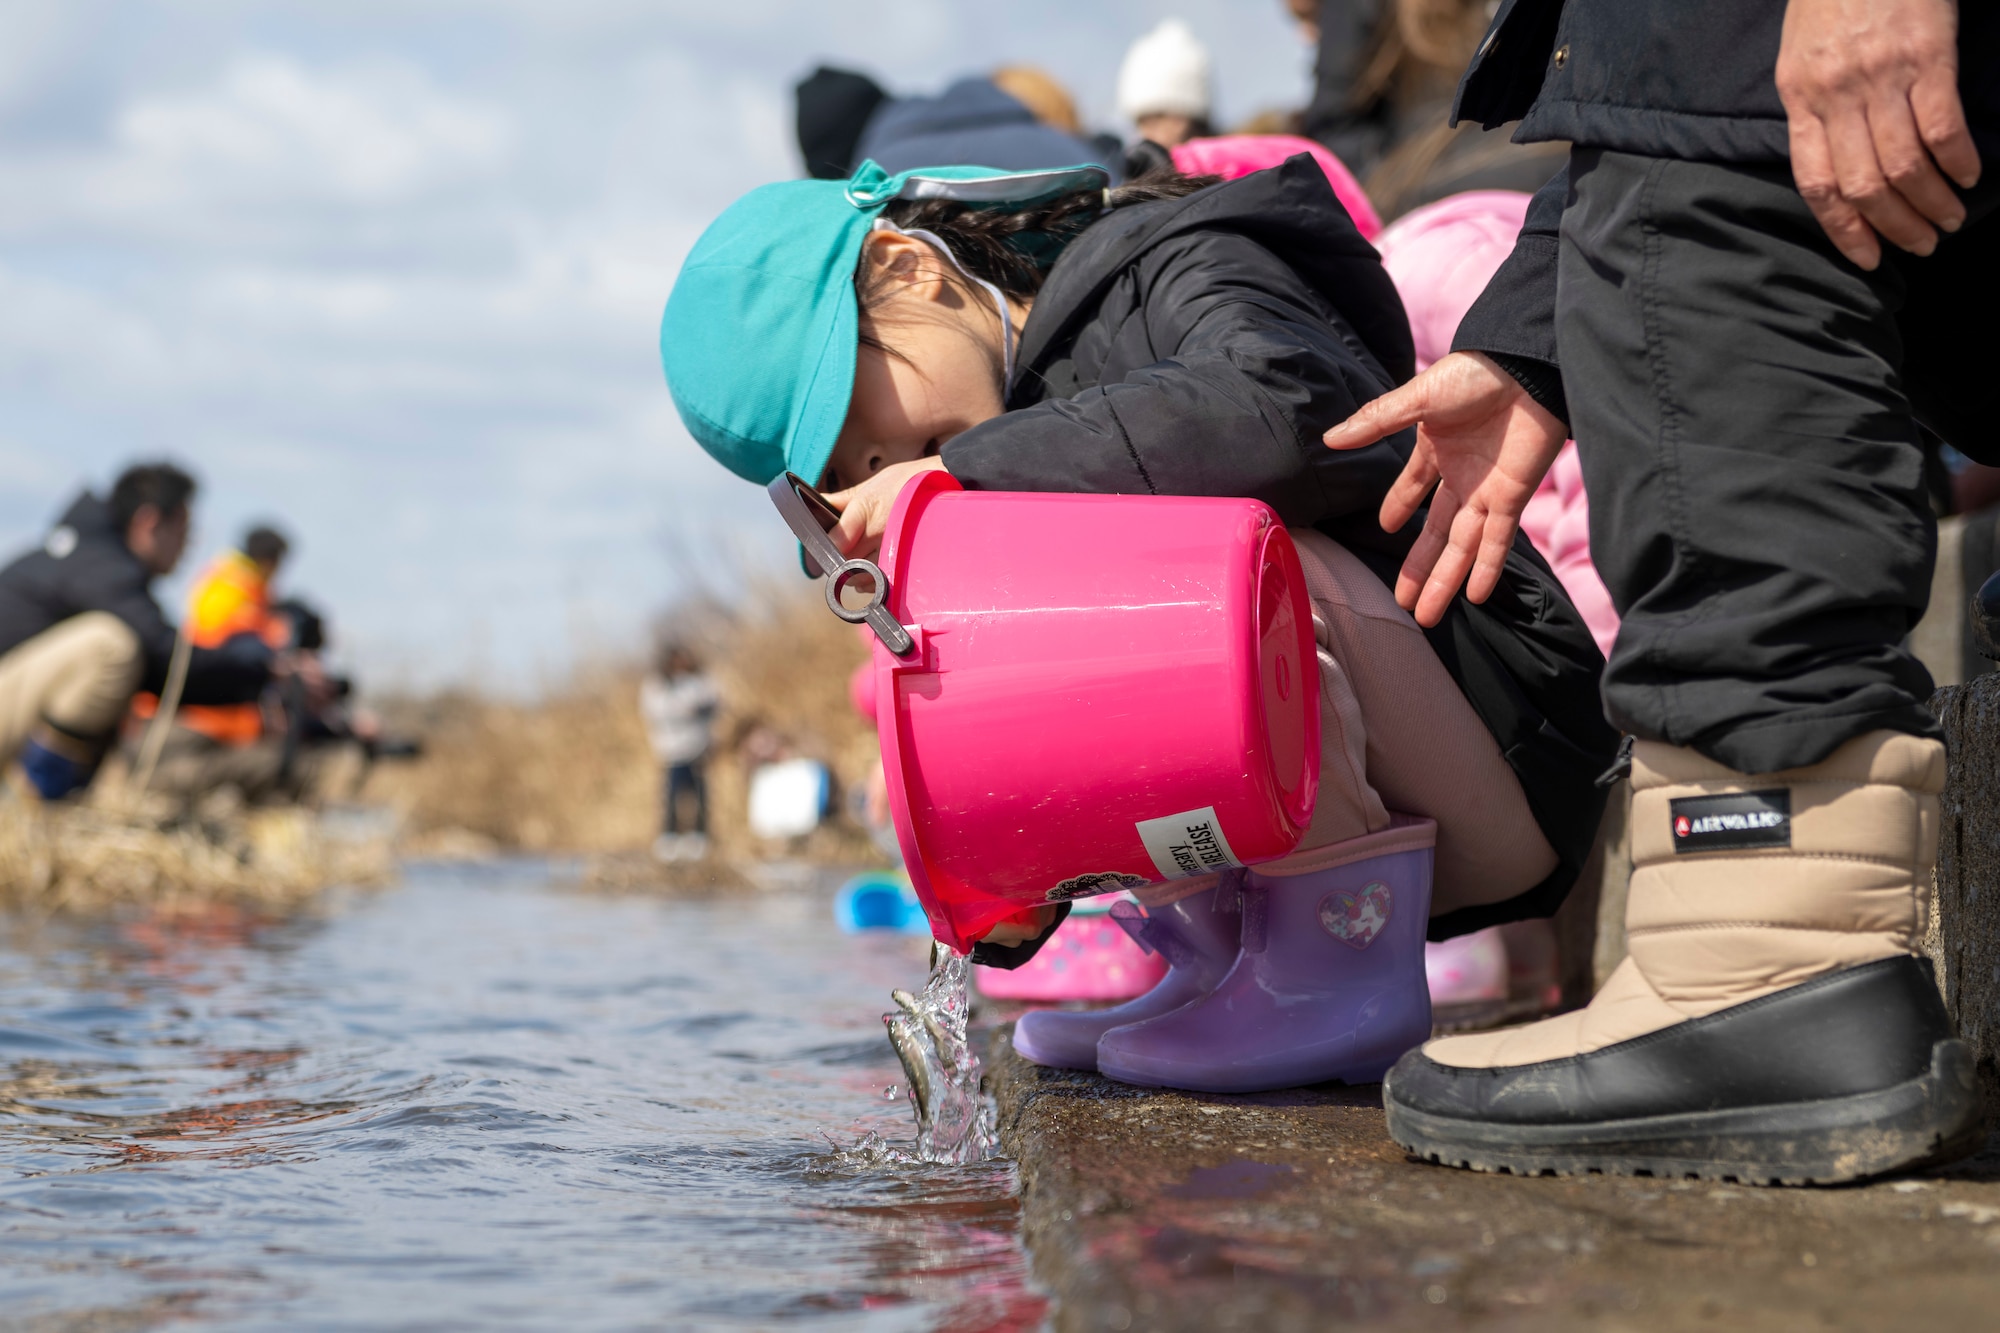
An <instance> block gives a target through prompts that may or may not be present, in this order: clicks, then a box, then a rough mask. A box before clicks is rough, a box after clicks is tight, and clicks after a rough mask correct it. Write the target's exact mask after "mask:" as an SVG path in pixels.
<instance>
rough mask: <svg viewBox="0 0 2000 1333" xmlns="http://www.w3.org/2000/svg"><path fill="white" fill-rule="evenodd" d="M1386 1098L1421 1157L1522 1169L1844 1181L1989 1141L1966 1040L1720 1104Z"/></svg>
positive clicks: (1393, 1125)
mask: <svg viewBox="0 0 2000 1333" xmlns="http://www.w3.org/2000/svg"><path fill="white" fill-rule="evenodd" d="M1392 1082H1393V1079H1392ZM1384 1093H1385V1096H1384V1097H1383V1103H1384V1105H1385V1107H1386V1108H1387V1110H1388V1116H1389V1137H1390V1138H1392V1139H1394V1140H1395V1141H1396V1142H1397V1143H1398V1144H1400V1145H1401V1146H1402V1147H1403V1148H1405V1149H1406V1150H1408V1151H1409V1152H1410V1153H1412V1154H1414V1155H1415V1156H1417V1157H1421V1158H1423V1159H1425V1160H1427V1161H1431V1162H1436V1163H1438V1164H1440V1165H1443V1166H1456V1167H1467V1168H1470V1169H1472V1170H1474V1171H1505V1172H1510V1173H1512V1174H1514V1175H1523V1176H1533V1175H1558V1176H1577V1175H1589V1174H1603V1175H1621V1176H1639V1175H1648V1176H1660V1177H1668V1178H1680V1177H1694V1178H1697V1179H1701V1180H1733V1181H1737V1182H1739V1183H1741V1184H1746V1185H1836V1184H1841V1183H1844V1182H1847V1181H1855V1180H1863V1179H1866V1178H1867V1177H1869V1176H1879V1175H1883V1174H1885V1173H1887V1172H1891V1171H1907V1170H1911V1169H1913V1168H1916V1167H1921V1166H1928V1165H1931V1164H1933V1163H1936V1162H1945V1161H1951V1160H1953V1159H1955V1158H1958V1157H1962V1156H1964V1155H1966V1154H1967V1153H1970V1152H1972V1151H1973V1150H1974V1149H1975V1148H1977V1147H1978V1146H1979V1144H1980V1142H1981V1140H1982V1137H1983V1135H1982V1128H1983V1126H1982V1119H1981V1114H1980V1096H1979V1084H1978V1078H1977V1075H1976V1073H1975V1071H1974V1067H1973V1055H1972V1048H1971V1047H1970V1046H1968V1045H1966V1043H1964V1042H1963V1041H1960V1040H1958V1039H1957V1038H1949V1039H1946V1040H1943V1041H1939V1042H1937V1043H1936V1044H1935V1045H1933V1046H1932V1047H1931V1061H1930V1069H1929V1070H1928V1071H1927V1072H1925V1073H1924V1074H1922V1075H1920V1076H1919V1077H1917V1078H1914V1079H1911V1080H1909V1081H1907V1082H1904V1083H1899V1084H1896V1085H1894V1086H1893V1087H1888V1088H1883V1089H1881V1090H1879V1091H1874V1092H1864V1093H1855V1094H1851V1095H1849V1096H1845V1097H1832V1098H1826V1099H1822V1100H1817V1101H1806V1102H1787V1103H1779V1104H1776V1105H1769V1106H1750V1107H1737V1108H1732V1109H1729V1110H1721V1111H1693V1112H1682V1113H1678V1114H1673V1115H1656V1116H1643V1117H1636V1118H1630V1119H1621V1120H1604V1121H1596V1122H1586V1123H1579V1124H1558V1125H1524V1124H1507V1123H1496V1122H1493V1121H1481V1120H1466V1119H1460V1118H1458V1117H1455V1116H1441V1115H1435V1114H1431V1113H1429V1112H1425V1111H1420V1110H1416V1109H1413V1108H1411V1107H1408V1106H1400V1105H1398V1104H1397V1103H1396V1101H1395V1100H1394V1097H1393V1095H1392V1092H1391V1089H1386V1088H1385V1089H1384Z"/></svg>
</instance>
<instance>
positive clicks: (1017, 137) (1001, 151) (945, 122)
mask: <svg viewBox="0 0 2000 1333" xmlns="http://www.w3.org/2000/svg"><path fill="white" fill-rule="evenodd" d="M868 158H873V159H874V160H875V161H876V162H877V163H879V164H880V165H881V167H882V169H883V170H884V171H887V172H890V173H891V174H893V173H895V172H898V171H909V170H910V169H912V168H914V167H950V166H976V167H998V168H1000V169H1001V170H1003V171H1034V170H1037V169H1040V168H1043V167H1070V166H1075V165H1077V164H1078V163H1082V162H1095V163H1097V164H1098V165H1099V166H1102V167H1103V168H1104V169H1105V170H1107V171H1109V172H1110V173H1111V178H1112V180H1113V181H1116V180H1118V179H1119V177H1120V174H1121V172H1120V167H1121V155H1120V154H1118V153H1105V152H1102V151H1100V150H1099V149H1098V148H1097V147H1096V146H1094V145H1092V144H1090V143H1087V142H1085V141H1084V140H1082V139H1079V138H1077V137H1076V136H1074V135H1070V134H1064V133H1063V132H1062V131H1061V130H1054V129H1050V128H1049V127H1048V126H1046V125H1044V124H1042V123H1041V122H1040V121H1038V120H1036V119H1035V115H1034V113H1033V112H1032V111H1030V110H1028V108H1027V107H1025V106H1023V105H1021V103H1020V102H1018V101H1016V100H1015V99H1014V98H1012V97H1009V96H1008V95H1007V94H1006V93H1003V92H1001V91H1000V89H999V88H997V87H995V86H994V84H993V81H992V80H991V79H960V80H959V81H958V82H957V83H954V84H952V85H951V87H949V88H947V89H945V90H944V91H943V92H941V93H939V94H938V95H937V96H936V97H899V98H897V99H895V100H894V101H891V102H886V103H884V104H883V105H882V107H881V108H880V109H879V110H877V111H876V112H875V115H874V117H873V118H872V119H870V120H869V122H868V128H867V130H866V131H864V132H863V133H862V135H861V144H860V147H859V148H858V149H856V160H857V161H865V160H866V159H868Z"/></svg>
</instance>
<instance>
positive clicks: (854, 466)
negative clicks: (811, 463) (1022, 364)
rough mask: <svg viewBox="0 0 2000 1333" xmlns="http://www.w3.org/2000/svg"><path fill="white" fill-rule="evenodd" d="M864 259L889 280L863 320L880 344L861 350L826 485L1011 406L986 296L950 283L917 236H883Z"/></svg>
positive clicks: (861, 474) (930, 447)
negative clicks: (1004, 399)
mask: <svg viewBox="0 0 2000 1333" xmlns="http://www.w3.org/2000/svg"><path fill="white" fill-rule="evenodd" d="M864 262H867V263H871V264H876V265H878V266H879V269H878V272H879V273H880V275H881V277H882V281H881V282H880V283H876V284H874V285H873V287H874V290H875V291H877V292H878V293H880V295H879V296H878V297H877V298H876V299H875V300H874V301H873V302H872V304H871V306H870V308H869V309H867V310H865V311H863V313H862V316H861V321H862V322H861V327H862V330H863V332H864V333H866V334H868V335H869V336H870V337H871V338H872V339H874V340H878V341H879V342H880V343H881V344H882V346H870V345H869V344H868V343H866V342H864V343H863V344H862V345H861V347H860V349H859V351H858V353H857V355H856V358H855V365H854V396H853V398H852V399H850V400H849V404H848V408H847V422H846V424H845V425H844V426H843V427H842V428H841V432H840V438H839V439H838V440H836V441H835V443H834V446H833V456H832V457H831V458H830V459H829V460H828V461H827V470H826V475H825V476H824V477H822V478H821V489H823V490H826V491H828V492H832V491H842V490H846V489H847V488H849V487H851V486H855V485H858V484H859V483H861V482H863V481H866V480H867V479H868V478H869V477H871V476H873V475H875V473H877V472H879V471H881V470H882V469H883V468H885V467H889V466H891V465H892V464H896V463H908V462H913V461H915V460H917V459H920V458H926V457H929V456H931V455H933V454H935V453H937V452H938V450H940V449H942V448H943V447H944V445H945V443H946V441H948V440H950V439H951V438H952V437H953V436H955V435H957V434H958V433H959V432H960V431H964V430H969V429H971V428H972V427H974V426H976V425H978V424H979V423H980V422H982V421H986V420H989V419H991V418H993V417H997V416H999V415H1000V413H1001V412H1002V411H1003V410H1004V409H1003V405H1002V403H1001V398H1000V373H1001V365H1002V347H1001V342H1000V339H1001V337H1002V331H1001V328H1000V317H999V312H998V311H996V310H995V309H994V308H993V305H992V303H991V302H990V301H989V300H988V299H987V297H986V294H985V293H984V292H982V291H979V290H978V289H977V288H974V289H973V290H972V291H971V292H970V293H968V292H967V290H966V289H965V287H964V286H963V285H961V284H959V283H957V282H954V281H951V280H949V279H948V278H947V277H946V275H945V273H944V272H943V265H944V261H943V260H942V259H941V258H939V257H938V256H937V254H936V252H935V251H933V250H932V249H931V248H930V246H929V245H927V244H925V243H924V242H923V241H921V240H918V239H916V238H914V237H909V236H899V235H896V234H895V233H892V232H882V233H877V234H876V235H874V236H872V237H870V238H869V247H868V251H867V257H866V259H865V261H864ZM885 348H886V349H889V350H885Z"/></svg>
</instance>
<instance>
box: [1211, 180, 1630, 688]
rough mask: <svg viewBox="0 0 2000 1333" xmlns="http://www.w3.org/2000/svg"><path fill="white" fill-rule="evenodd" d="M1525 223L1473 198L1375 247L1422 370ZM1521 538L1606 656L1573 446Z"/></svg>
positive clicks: (1480, 194) (1600, 586)
mask: <svg viewBox="0 0 2000 1333" xmlns="http://www.w3.org/2000/svg"><path fill="white" fill-rule="evenodd" d="M1175 161H1176V163H1177V164H1178V161H1179V159H1178V158H1176V159H1175ZM1183 170H1185V168H1183ZM1350 211H1351V210H1350ZM1527 215H1528V196H1527V195H1525V194H1521V193H1518V192H1517V191H1513V190H1472V191H1468V192H1467V193H1465V194H1455V195H1452V196H1451V197H1450V198H1447V199H1440V200H1438V201H1437V202H1436V203H1434V204H1426V205H1424V206H1423V207H1422V208H1419V209H1416V210H1414V211H1412V212H1409V213H1406V214H1404V215H1403V216H1402V217H1400V218H1397V219H1396V221H1395V222H1394V223H1393V224H1392V225H1391V226H1390V227H1388V228H1387V229H1386V230H1385V231H1383V233H1382V234H1381V236H1380V237H1379V238H1378V239H1377V240H1376V241H1375V248H1376V249H1378V250H1380V251H1381V252H1382V266H1383V267H1384V268H1386V269H1388V270H1389V276H1390V278H1392V279H1394V281H1395V283H1396V290H1397V291H1398V292H1399V293H1401V295H1402V298H1403V308H1404V309H1405V310H1407V311H1408V312H1409V316H1410V333H1411V334H1412V335H1413V336H1414V338H1415V340H1416V347H1417V369H1418V370H1422V369H1423V368H1424V367H1426V366H1428V365H1430V364H1431V362H1433V361H1436V360H1437V359H1438V358H1439V357H1442V356H1443V355H1444V354H1445V353H1446V352H1449V351H1450V350H1451V339H1452V335H1453V334H1454V333H1456V332H1458V324H1459V321H1460V320H1462V319H1464V318H1465V312H1466V311H1467V310H1470V309H1471V308H1472V303H1473V301H1474V300H1476V299H1477V298H1478V296H1479V293H1480V292H1481V291H1482V290H1484V289H1485V287H1486V284H1487V282H1488V280H1489V279H1491V278H1492V276H1493V274H1494V272H1495V271H1496V270H1498V269H1499V267H1500V262H1501V261H1502V260H1504V259H1505V258H1506V257H1507V255H1508V253H1509V252H1510V251H1511V250H1513V248H1514V238H1515V236H1517V235H1518V234H1519V233H1520V230H1521V223H1522V222H1523V221H1524V220H1525V219H1526V218H1527ZM1521 530H1522V531H1523V532H1525V533H1527V534H1528V540H1529V541H1531V542H1533V543H1534V544H1535V549H1536V550H1538V551H1540V552H1541V553H1542V557H1543V558H1544V559H1545V560H1547V561H1548V562H1549V566H1550V568H1552V569H1554V570H1555V572H1556V577H1557V578H1559V579H1561V580H1562V585H1563V588H1564V589H1565V590H1567V591H1568V593H1569V595H1570V600H1571V601H1573V602H1575V603H1576V609H1577V610H1578V611H1579V612H1580V613H1581V614H1582V616H1583V620H1584V623H1585V624H1586V625H1588V626H1589V627H1590V633H1591V637H1593V638H1595V639H1596V640H1597V646H1598V648H1599V649H1600V650H1602V651H1603V652H1604V653H1606V654H1607V655H1608V654H1609V653H1610V652H1611V641H1612V640H1613V639H1615V638H1617V637H1618V612H1617V611H1616V610H1614V609H1613V607H1612V605H1611V594H1610V593H1608V592H1606V591H1605V590H1604V581H1603V580H1602V579H1600V578H1598V577H1597V567H1596V566H1594V565H1592V564H1591V563H1590V510H1589V506H1588V505H1587V504H1586V503H1585V501H1584V497H1583V471H1582V469H1581V467H1580V466H1579V465H1578V463H1577V458H1576V441H1574V440H1571V441H1569V442H1568V443H1566V444H1564V445H1563V447H1562V452H1561V453H1560V454H1558V455H1557V456H1556V462H1555V466H1554V467H1552V468H1550V469H1549V474H1548V475H1547V476H1546V477H1543V478H1542V484H1541V486H1540V488H1539V489H1537V490H1536V492H1535V494H1534V498H1532V499H1531V500H1529V501H1528V508H1527V510H1526V512H1524V513H1523V514H1522V515H1521Z"/></svg>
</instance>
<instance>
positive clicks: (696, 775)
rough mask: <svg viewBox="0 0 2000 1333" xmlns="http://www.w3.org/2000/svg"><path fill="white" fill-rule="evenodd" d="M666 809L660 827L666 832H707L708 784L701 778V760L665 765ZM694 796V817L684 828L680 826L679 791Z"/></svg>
mask: <svg viewBox="0 0 2000 1333" xmlns="http://www.w3.org/2000/svg"><path fill="white" fill-rule="evenodd" d="M666 789H667V791H666V800H665V804H666V810H665V812H664V813H665V819H664V820H663V821H662V822H661V825H660V827H661V829H662V830H663V831H664V832H667V833H681V832H687V833H706V832H708V784H707V783H706V782H704V781H703V780H702V775H701V760H699V759H691V760H689V761H688V762H687V763H684V764H669V765H667V778H666ZM683 792H685V793H687V794H688V795H690V796H692V797H693V798H694V818H693V819H692V820H691V821H689V826H688V828H686V829H685V830H684V829H682V828H681V822H682V821H681V793H683Z"/></svg>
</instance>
